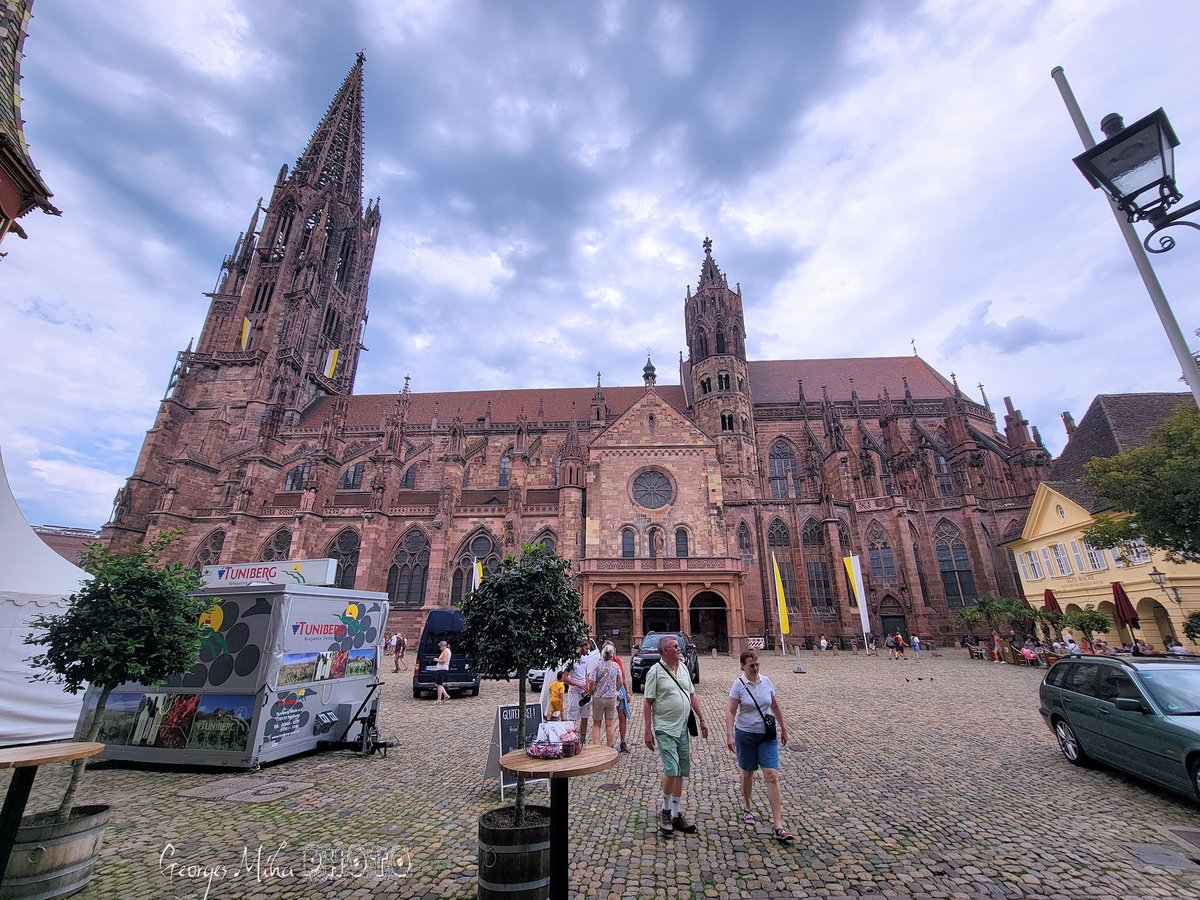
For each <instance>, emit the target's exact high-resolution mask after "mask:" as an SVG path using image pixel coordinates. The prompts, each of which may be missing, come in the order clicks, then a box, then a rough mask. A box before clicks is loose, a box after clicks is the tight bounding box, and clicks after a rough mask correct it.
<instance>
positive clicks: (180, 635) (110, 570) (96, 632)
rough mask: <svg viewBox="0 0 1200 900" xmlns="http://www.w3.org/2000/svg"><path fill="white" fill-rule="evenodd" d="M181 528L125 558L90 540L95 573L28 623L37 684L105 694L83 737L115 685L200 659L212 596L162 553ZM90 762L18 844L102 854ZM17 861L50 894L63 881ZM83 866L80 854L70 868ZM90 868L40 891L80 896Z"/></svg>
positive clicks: (90, 733) (175, 671)
mask: <svg viewBox="0 0 1200 900" xmlns="http://www.w3.org/2000/svg"><path fill="white" fill-rule="evenodd" d="M179 534H180V532H178V531H172V532H163V533H162V534H160V535H159V536H158V537H155V538H154V539H153V540H151V541H150V542H149V544H147V545H146V546H144V547H138V548H136V549H134V550H133V551H132V552H130V553H129V554H128V555H125V556H119V555H117V554H115V553H113V552H111V551H110V550H109V549H108V548H106V547H105V546H103V545H102V544H95V543H94V544H89V545H88V547H87V550H86V551H85V552H84V553H83V554H82V555H81V564H82V566H83V568H84V569H86V570H87V571H88V572H89V573H90V575H91V577H90V578H88V579H87V580H86V581H84V582H83V583H82V585H81V586H80V588H79V590H78V591H76V592H75V593H74V594H72V595H71V596H70V597H68V598H67V603H68V609H67V611H66V612H65V613H63V614H61V615H40V616H34V617H32V618H31V619H30V620H29V625H30V626H31V627H32V628H34V629H35V630H34V632H33V633H32V634H30V635H28V636H27V637H26V638H25V643H26V644H31V645H34V646H38V647H41V648H43V649H42V652H41V653H40V654H38V655H36V656H33V657H31V658H30V660H29V661H30V662H31V663H33V665H34V666H35V667H37V668H39V669H41V670H42V671H41V672H39V673H37V674H35V675H33V676H32V678H33V680H37V681H53V682H56V683H59V684H62V685H63V686H64V687H65V688H66V689H67V690H68V691H69V692H71V693H78V692H79V691H80V690H82V689H83V688H84V687H85V685H87V684H90V685H91V686H92V687H93V688H95V689H97V690H98V691H99V694H98V697H97V702H96V708H95V710H94V711H93V712H92V713H91V714H90V715H89V714H87V713H86V712H85V714H84V717H83V719H82V721H81V723H80V725H79V728H78V729H77V730H76V735H77V737H78V739H79V740H81V741H94V740H95V739H96V736H97V734H98V733H99V731H100V726H101V724H102V723H103V721H104V711H105V708H106V706H107V704H108V698H109V695H110V694H111V693H112V691H113V689H114V688H115V687H117V686H118V685H120V684H124V683H125V682H136V683H139V684H156V683H159V682H162V681H165V680H166V679H168V678H171V677H172V676H177V675H182V674H183V673H185V672H187V671H188V670H189V669H190V668H191V666H192V665H193V663H195V661H196V658H197V656H198V654H199V651H200V639H201V636H202V635H203V634H204V633H206V632H207V631H209V629H208V627H207V626H204V625H201V624H200V616H201V614H202V613H203V612H204V611H205V610H206V609H207V608H209V607H210V606H211V605H212V603H213V601H212V599H206V598H201V597H195V596H193V595H192V592H193V591H195V590H196V589H197V588H198V587H199V586H200V574H199V572H197V571H195V570H192V569H188V568H186V567H185V566H184V565H183V564H182V563H178V562H176V563H164V562H163V561H162V559H161V555H162V553H163V551H164V550H165V549H166V548H167V547H168V546H170V545H171V544H172V543H173V542H174V541H175V539H176V538H177V537H178V536H179ZM87 764H88V761H87V760H86V759H80V760H76V761H75V762H74V763H73V764H72V765H73V768H72V771H71V780H70V782H69V783H68V784H67V789H66V791H65V792H64V795H63V799H62V802H61V803H60V804H59V807H58V809H57V810H55V811H49V812H43V813H36V814H34V815H30V816H26V817H25V818H24V819H23V820H22V823H21V828H20V830H19V831H18V832H17V844H18V846H20V845H22V844H24V843H27V842H30V843H34V844H38V843H44V842H46V841H47V840H54V841H55V843H56V844H59V843H62V842H63V841H65V840H67V836H68V835H76V834H77V835H82V837H81V838H80V841H81V842H86V843H90V844H91V851H92V853H93V855H94V854H95V853H96V852H97V851H98V850H99V845H100V840H101V839H102V833H103V827H104V823H105V822H107V820H108V814H109V807H108V806H103V805H101V806H78V807H77V806H75V805H74V802H75V795H76V793H77V792H78V791H79V786H80V784H81V783H82V781H83V775H84V772H85V771H86V770H87ZM17 857H18V854H17V853H16V852H14V854H13V859H12V861H10V863H9V870H8V871H9V873H14V870H15V869H16V868H17V867H18V866H19V869H20V877H21V878H23V879H28V878H41V879H43V890H46V889H49V888H47V887H46V884H47V883H49V882H51V881H54V880H56V879H57V880H62V879H61V878H59V877H58V876H55V875H54V873H53V871H49V872H47V871H31V870H30V865H31V864H32V863H31V861H30V860H29V859H21V860H18V858H17ZM42 859H43V860H46V861H47V862H48V864H49V866H50V867H53V866H55V865H60V864H61V862H56V860H59V857H58V856H56V855H54V854H45V855H44V856H42ZM80 862H82V860H80V859H79V858H78V857H76V858H75V859H74V862H73V864H72V866H73V867H74V866H78V864H79V863H80ZM93 865H94V863H93ZM91 868H92V867H90V866H88V867H81V868H80V869H79V870H77V871H76V873H75V875H73V876H72V877H70V878H69V879H66V881H67V882H68V883H67V884H64V885H63V886H62V889H61V890H60V891H55V892H52V893H44V892H43V893H38V896H44V897H52V896H65V895H66V894H68V893H73V892H74V891H76V890H78V889H80V888H81V887H83V886H84V885H85V884H86V883H87V881H88V880H90V878H91ZM80 871H82V872H83V875H82V880H80Z"/></svg>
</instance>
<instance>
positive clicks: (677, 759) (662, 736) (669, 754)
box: [654, 729, 692, 778]
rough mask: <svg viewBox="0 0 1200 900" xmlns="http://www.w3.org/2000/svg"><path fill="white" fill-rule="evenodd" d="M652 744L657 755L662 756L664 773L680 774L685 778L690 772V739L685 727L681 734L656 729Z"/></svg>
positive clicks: (668, 774)
mask: <svg viewBox="0 0 1200 900" xmlns="http://www.w3.org/2000/svg"><path fill="white" fill-rule="evenodd" d="M654 746H656V747H657V748H658V755H659V756H660V757H661V758H662V762H663V774H664V775H666V776H668V777H669V776H673V775H682V776H683V777H684V778H687V777H689V776H690V775H691V774H692V739H691V736H690V735H689V734H688V733H687V730H686V729H685V730H684V732H683V734H681V735H679V734H667V733H666V732H663V731H658V730H657V729H656V730H655V732H654Z"/></svg>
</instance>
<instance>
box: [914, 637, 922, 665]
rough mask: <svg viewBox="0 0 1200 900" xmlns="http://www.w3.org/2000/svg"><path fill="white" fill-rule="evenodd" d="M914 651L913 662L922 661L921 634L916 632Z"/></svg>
mask: <svg viewBox="0 0 1200 900" xmlns="http://www.w3.org/2000/svg"><path fill="white" fill-rule="evenodd" d="M912 651H913V662H920V661H921V636H920V635H919V634H914V635H913V636H912Z"/></svg>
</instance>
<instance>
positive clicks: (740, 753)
mask: <svg viewBox="0 0 1200 900" xmlns="http://www.w3.org/2000/svg"><path fill="white" fill-rule="evenodd" d="M764 737H765V735H763V734H762V732H755V731H742V729H740V728H735V729H734V730H733V744H734V746H735V747H737V761H738V768H739V769H741V770H742V771H743V772H754V771H756V770H757V769H758V768H760V767H761V768H764V769H778V768H779V740H778V739H776V740H773V741H764V740H763V738H764Z"/></svg>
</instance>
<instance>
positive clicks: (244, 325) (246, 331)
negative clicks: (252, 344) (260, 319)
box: [242, 316, 250, 350]
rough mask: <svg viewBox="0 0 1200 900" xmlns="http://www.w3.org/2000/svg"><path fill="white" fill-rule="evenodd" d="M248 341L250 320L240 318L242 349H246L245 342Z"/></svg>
mask: <svg viewBox="0 0 1200 900" xmlns="http://www.w3.org/2000/svg"><path fill="white" fill-rule="evenodd" d="M249 340H250V320H249V319H247V318H245V317H244V316H243V317H242V349H243V350H245V349H246V342H247V341H249Z"/></svg>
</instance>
